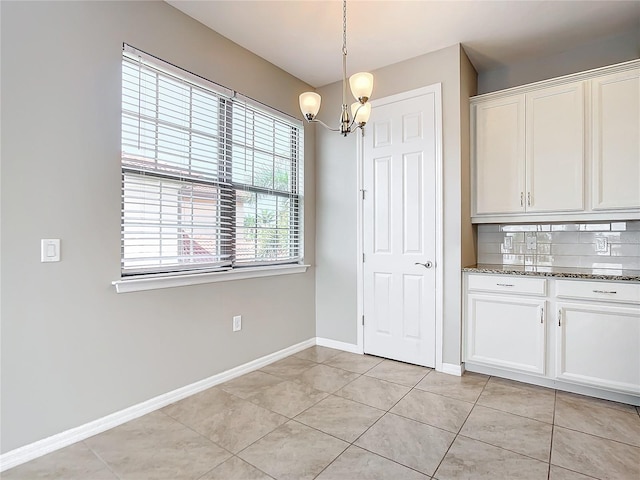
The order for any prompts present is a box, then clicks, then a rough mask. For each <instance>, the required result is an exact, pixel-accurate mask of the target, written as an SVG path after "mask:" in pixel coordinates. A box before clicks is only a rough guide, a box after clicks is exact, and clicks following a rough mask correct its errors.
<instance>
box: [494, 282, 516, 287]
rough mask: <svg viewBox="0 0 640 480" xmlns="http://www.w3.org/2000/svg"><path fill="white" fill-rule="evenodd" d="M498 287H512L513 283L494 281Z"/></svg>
mask: <svg viewBox="0 0 640 480" xmlns="http://www.w3.org/2000/svg"><path fill="white" fill-rule="evenodd" d="M496 285H498V286H499V287H513V286H514V285H512V284H510V283H496Z"/></svg>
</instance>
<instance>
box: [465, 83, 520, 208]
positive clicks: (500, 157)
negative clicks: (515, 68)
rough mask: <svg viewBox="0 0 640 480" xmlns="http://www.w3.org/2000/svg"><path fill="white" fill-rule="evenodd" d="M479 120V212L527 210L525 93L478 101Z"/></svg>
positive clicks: (476, 174) (476, 152) (477, 204)
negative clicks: (525, 208)
mask: <svg viewBox="0 0 640 480" xmlns="http://www.w3.org/2000/svg"><path fill="white" fill-rule="evenodd" d="M473 115H474V121H475V145H474V146H475V158H476V161H475V214H476V215H483V214H499V213H519V212H524V187H525V167H524V165H525V159H524V157H525V148H524V98H523V96H522V95H514V96H512V97H507V98H501V99H498V100H494V101H490V102H486V103H482V104H478V105H476V106H475V107H474V111H473Z"/></svg>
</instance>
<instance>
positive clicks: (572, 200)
mask: <svg viewBox="0 0 640 480" xmlns="http://www.w3.org/2000/svg"><path fill="white" fill-rule="evenodd" d="M525 98H526V126H527V127H526V135H525V137H526V148H527V153H526V166H527V198H526V206H527V208H526V211H527V212H553V211H568V210H582V209H584V193H583V185H584V176H583V171H584V88H583V83H582V82H578V83H570V84H568V85H561V86H558V87H552V88H545V89H543V90H539V91H536V92H532V93H527V94H526V95H525Z"/></svg>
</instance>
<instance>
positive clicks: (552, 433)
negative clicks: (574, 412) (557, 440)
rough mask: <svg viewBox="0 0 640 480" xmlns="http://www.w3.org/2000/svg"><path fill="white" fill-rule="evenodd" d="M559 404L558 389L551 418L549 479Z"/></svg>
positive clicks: (548, 477)
mask: <svg viewBox="0 0 640 480" xmlns="http://www.w3.org/2000/svg"><path fill="white" fill-rule="evenodd" d="M557 404H558V390H556V394H555V395H554V397H553V418H552V419H551V420H552V421H551V441H550V442H549V473H548V474H547V480H549V479H550V478H551V455H552V454H553V437H554V435H555V430H556V407H557Z"/></svg>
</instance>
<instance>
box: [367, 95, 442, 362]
mask: <svg viewBox="0 0 640 480" xmlns="http://www.w3.org/2000/svg"><path fill="white" fill-rule="evenodd" d="M428 93H433V94H434V95H435V99H436V101H435V107H436V118H435V128H436V134H435V140H436V258H435V266H436V295H435V298H436V370H437V371H440V372H441V371H442V370H443V366H442V332H443V320H444V319H443V308H442V305H443V298H444V296H443V290H442V287H443V285H444V282H443V278H444V269H443V251H442V235H443V215H442V212H443V198H444V197H443V190H442V185H443V163H442V84H441V83H435V84H433V85H429V86H427V87H422V88H418V89H415V90H410V91H408V92H403V93H398V94H396V95H390V96H388V97H384V98H380V99H377V100H373V101H372V102H371V106H372V107H379V106H382V105H386V104H388V103H394V102H398V101H401V100H407V99H410V98H413V97H418V96H421V95H425V94H428ZM363 135H367V132H366V127H365V132H362V131H361V132H360V133H358V134H357V140H356V145H357V148H356V157H357V187H358V188H357V191H356V193H357V195H358V208H357V224H358V225H357V235H356V239H357V244H358V250H357V254H358V256H357V265H358V268H357V282H358V285H357V301H358V307H357V326H358V328H357V340H358V344H357V350H358V352H359V353H364V328H363V326H362V317H363V315H364V265H363V263H362V255H363V253H364V201H363V198H362V192H363V188H364V139H363Z"/></svg>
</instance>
